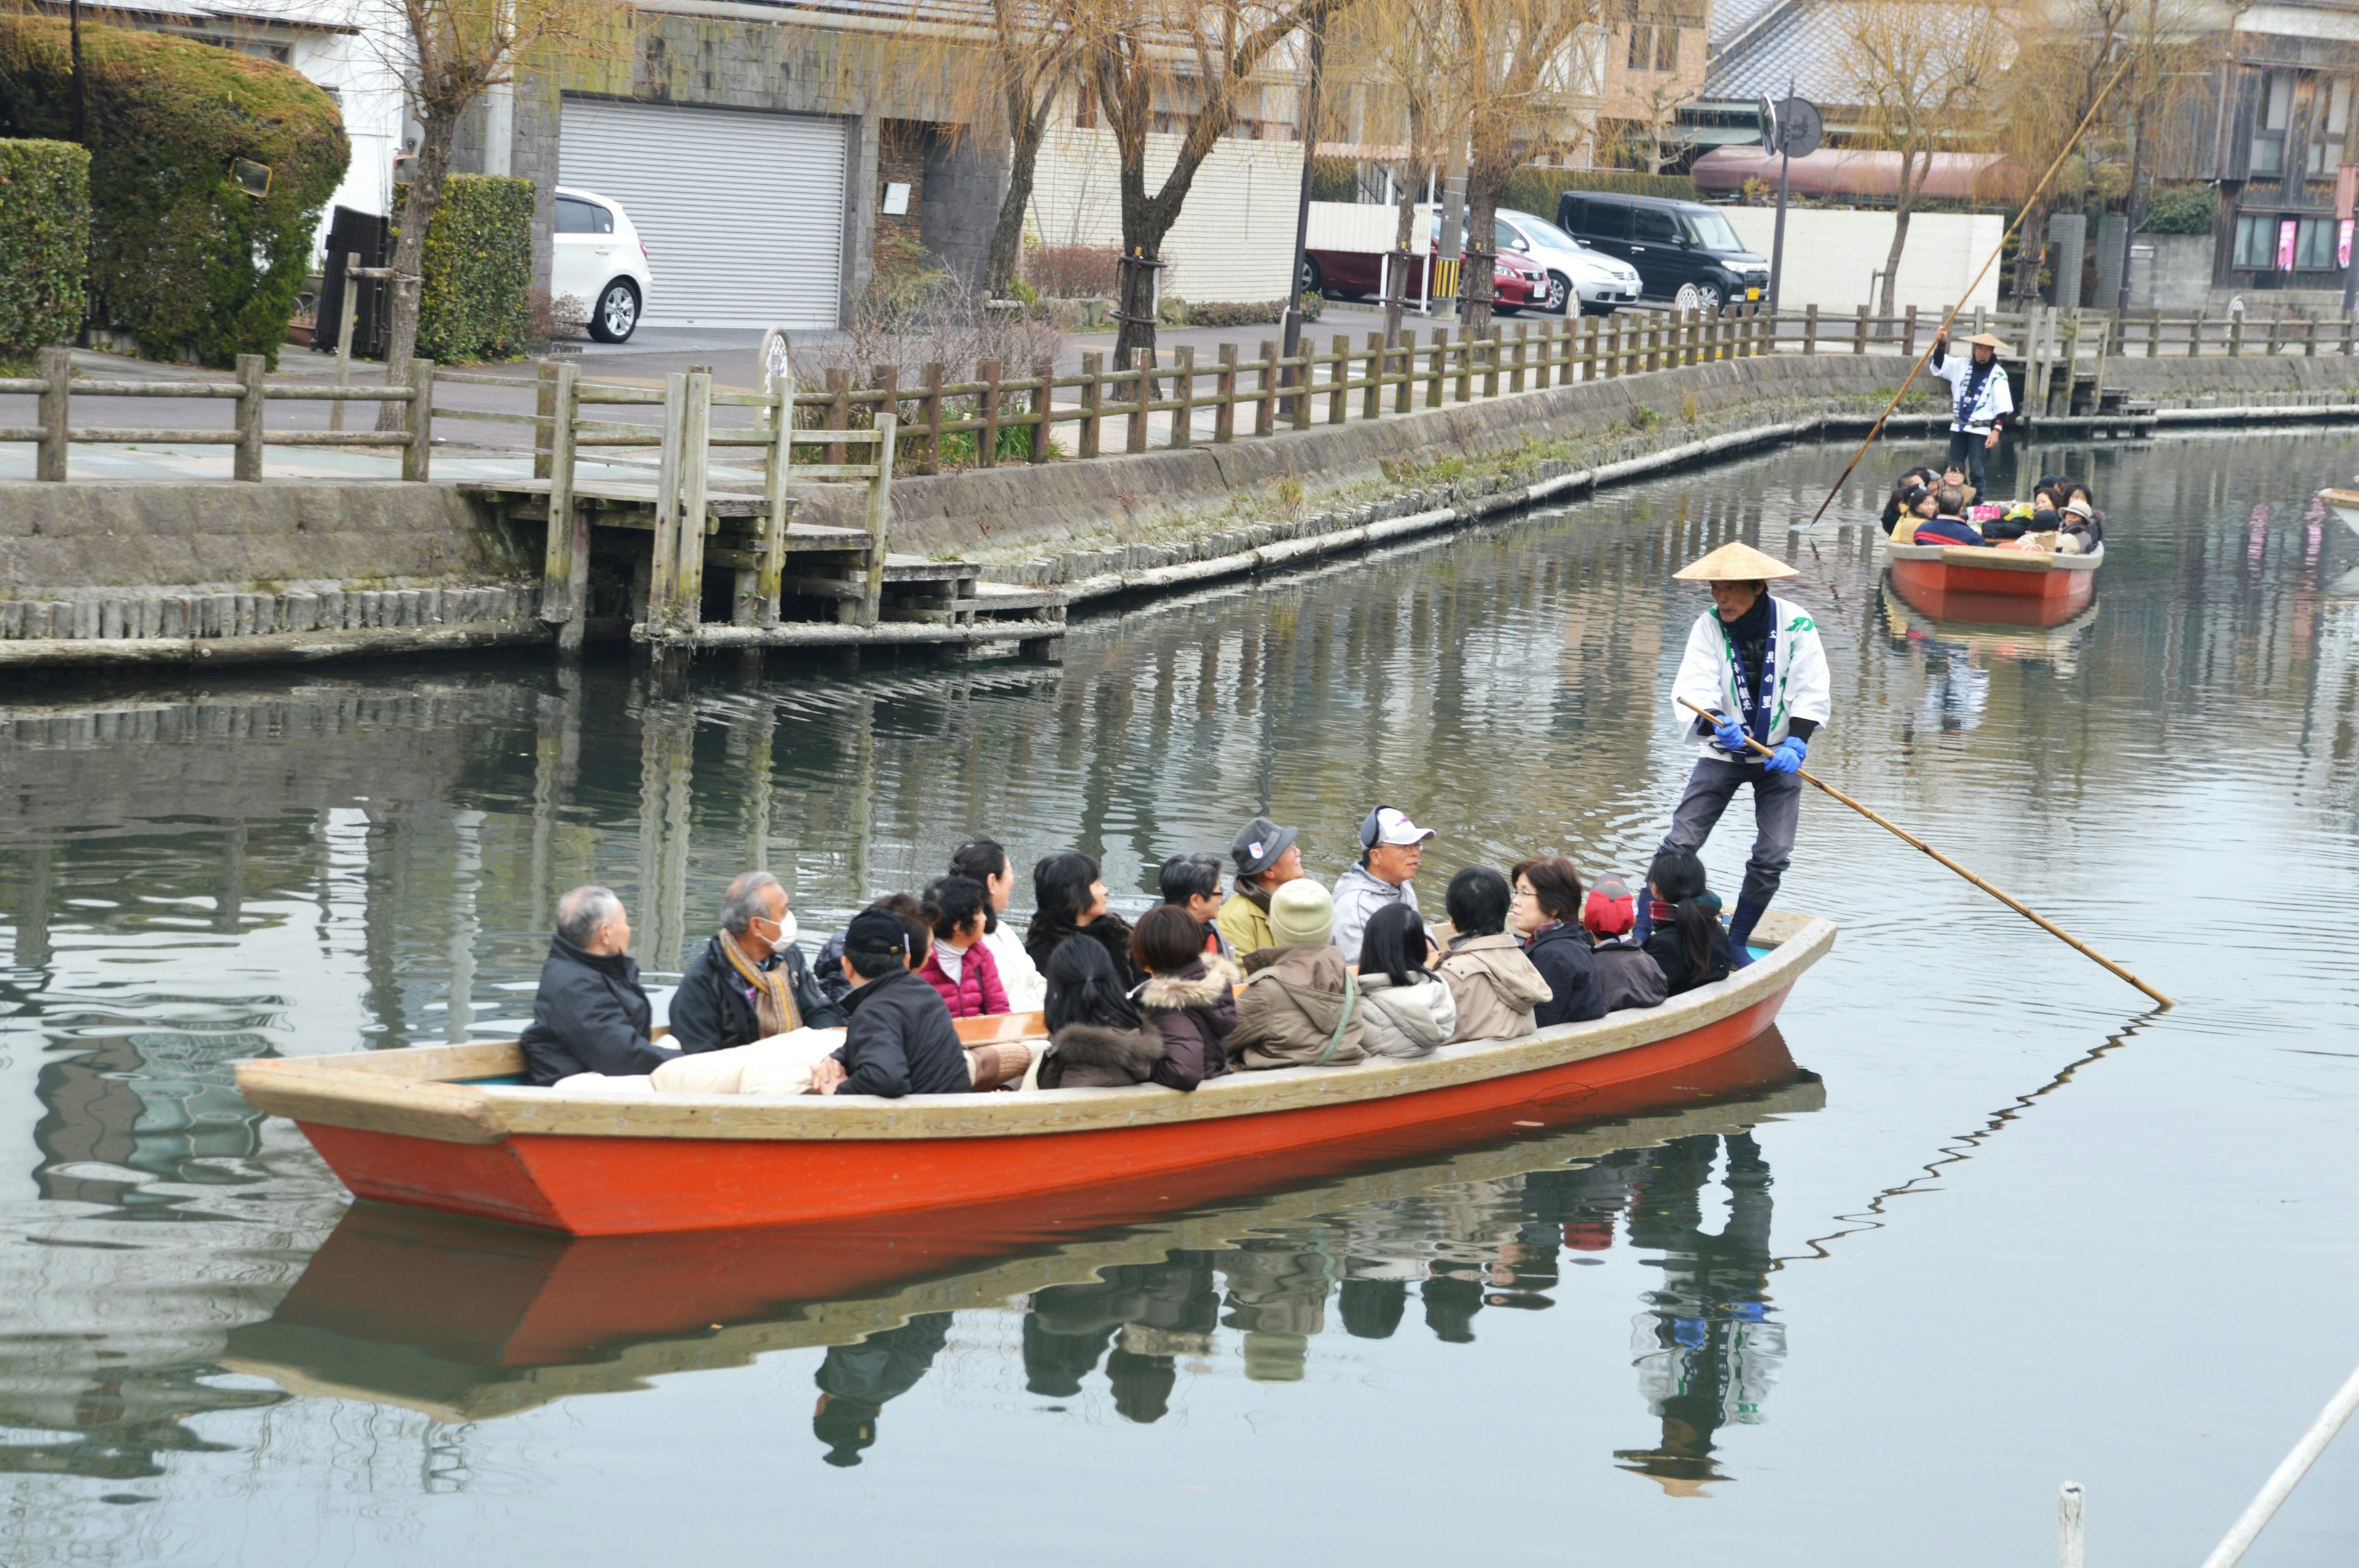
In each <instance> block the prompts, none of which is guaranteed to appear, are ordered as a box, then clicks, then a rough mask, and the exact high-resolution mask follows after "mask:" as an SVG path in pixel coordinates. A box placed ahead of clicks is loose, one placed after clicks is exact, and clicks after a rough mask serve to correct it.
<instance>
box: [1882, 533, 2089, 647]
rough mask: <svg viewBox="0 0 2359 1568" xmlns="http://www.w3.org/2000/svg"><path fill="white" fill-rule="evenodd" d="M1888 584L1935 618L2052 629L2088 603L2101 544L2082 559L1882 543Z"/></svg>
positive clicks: (1966, 547)
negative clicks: (1889, 577)
mask: <svg viewBox="0 0 2359 1568" xmlns="http://www.w3.org/2000/svg"><path fill="white" fill-rule="evenodd" d="M1884 553H1885V555H1886V557H1887V558H1888V559H1889V560H1890V561H1891V563H1892V566H1891V569H1892V586H1893V587H1894V588H1895V589H1898V590H1899V593H1900V597H1901V598H1902V599H1904V600H1908V603H1910V604H1912V605H1914V606H1915V607H1916V608H1917V609H1918V610H1919V611H1921V612H1922V613H1924V614H1927V615H1930V616H1931V617H1933V619H1935V620H1936V621H1971V622H1980V623H1982V624H1984V625H1994V626H2057V625H2061V624H2062V623H2063V622H2067V621H2070V620H2071V619H2072V617H2073V616H2075V615H2078V614H2079V613H2081V611H2083V610H2085V609H2087V608H2088V606H2089V600H2090V599H2091V597H2092V596H2093V595H2094V594H2095V592H2096V591H2097V568H2099V567H2101V566H2103V565H2104V562H2105V546H2103V545H2099V546H2097V547H2096V548H2095V549H2094V550H2093V551H2091V552H2090V553H2089V554H2087V555H2085V556H2052V555H2049V553H2048V552H2047V551H2045V550H1999V549H1989V548H1984V547H1982V546H1973V545H1896V544H1894V543H1893V542H1892V541H1891V540H1889V539H1886V541H1885V542H1884Z"/></svg>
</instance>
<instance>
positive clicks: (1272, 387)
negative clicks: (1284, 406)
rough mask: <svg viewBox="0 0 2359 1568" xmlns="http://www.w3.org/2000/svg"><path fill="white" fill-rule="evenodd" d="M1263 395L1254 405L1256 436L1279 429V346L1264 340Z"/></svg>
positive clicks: (1262, 354) (1259, 388) (1260, 388)
mask: <svg viewBox="0 0 2359 1568" xmlns="http://www.w3.org/2000/svg"><path fill="white" fill-rule="evenodd" d="M1256 390H1257V391H1258V392H1259V393H1260V394H1261V395H1260V397H1259V398H1258V399H1256V401H1255V403H1254V434H1255V435H1256V436H1266V435H1269V434H1270V433H1271V432H1273V431H1275V430H1276V429H1277V344H1276V343H1273V342H1271V341H1269V340H1268V339H1266V338H1264V339H1263V340H1262V344H1261V385H1260V386H1259V387H1258V388H1256Z"/></svg>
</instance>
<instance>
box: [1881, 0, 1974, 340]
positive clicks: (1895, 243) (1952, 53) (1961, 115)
mask: <svg viewBox="0 0 2359 1568" xmlns="http://www.w3.org/2000/svg"><path fill="white" fill-rule="evenodd" d="M1843 33H1844V35H1845V42H1846V43H1847V44H1848V45H1849V46H1850V47H1849V49H1848V51H1847V52H1848V56H1849V59H1850V64H1851V68H1852V81H1853V83H1854V92H1855V93H1856V94H1857V97H1858V101H1859V103H1860V106H1861V108H1862V111H1863V118H1864V122H1865V124H1866V127H1867V132H1868V135H1869V136H1870V137H1871V138H1873V139H1874V140H1875V141H1876V142H1879V143H1881V144H1882V145H1883V146H1885V147H1886V148H1887V149H1889V150H1892V151H1896V152H1897V153H1898V154H1899V155H1900V183H1899V186H1898V188H1897V190H1896V191H1895V193H1894V197H1893V223H1892V248H1891V250H1890V252H1889V253H1888V254H1886V257H1885V262H1884V293H1883V296H1882V298H1881V301H1880V302H1879V303H1878V305H1877V307H1876V308H1877V309H1878V310H1880V311H1882V312H1883V313H1884V314H1885V315H1887V316H1888V315H1890V314H1891V313H1892V310H1893V289H1894V286H1895V284H1896V283H1897V277H1896V276H1895V275H1896V274H1897V272H1898V271H1899V268H1900V256H1901V253H1902V251H1903V250H1904V249H1905V248H1906V247H1907V245H1908V219H1909V216H1910V214H1912V213H1913V212H1915V211H1916V210H1917V202H1918V199H1919V197H1920V196H1922V195H1923V193H1924V189H1925V178H1926V177H1927V176H1928V175H1930V173H1932V171H1933V155H1934V154H1935V153H1936V152H1939V151H1940V150H1942V149H1943V148H1944V147H1946V146H1949V145H1950V143H1951V141H1952V139H1953V138H1955V137H1956V136H1957V135H1959V134H1960V133H1961V132H1962V131H1965V130H1967V129H1968V128H1970V127H1971V126H1972V125H1973V124H1975V123H1976V119H1977V117H1978V116H1981V117H1985V119H1984V123H1985V124H1987V117H1989V116H1990V98H1991V95H1992V94H1993V92H1995V90H1996V88H1997V86H1998V78H1999V75H2000V72H2001V71H2002V70H2004V68H2005V66H2006V61H2007V59H2009V58H2011V56H2012V54H2013V52H2014V48H2013V45H2014V40H2013V38H2012V37H2011V33H2010V29H2009V27H2007V16H2006V13H2005V12H2003V11H2002V10H2001V9H2000V5H1999V0H1969V3H1967V4H1963V5H1958V4H1941V3H1940V0H1864V4H1858V5H1851V6H1849V7H1847V8H1846V9H1845V10H1844V11H1843Z"/></svg>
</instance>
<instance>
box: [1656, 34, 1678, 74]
mask: <svg viewBox="0 0 2359 1568" xmlns="http://www.w3.org/2000/svg"><path fill="white" fill-rule="evenodd" d="M1679 68H1680V30H1679V29H1678V28H1677V27H1657V28H1656V29H1655V69H1656V70H1679Z"/></svg>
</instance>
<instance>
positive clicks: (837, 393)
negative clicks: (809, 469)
mask: <svg viewBox="0 0 2359 1568" xmlns="http://www.w3.org/2000/svg"><path fill="white" fill-rule="evenodd" d="M827 390H828V393H829V397H828V405H827V427H828V428H829V429H831V430H841V429H843V428H845V427H848V426H849V425H851V423H852V373H851V372H850V371H848V370H844V369H843V368H842V367H841V366H839V367H837V368H836V369H834V370H832V371H829V372H828V373H827ZM827 460H828V462H829V463H830V464H831V465H833V466H835V467H839V468H840V467H842V466H843V464H844V463H845V462H846V461H848V459H847V458H846V457H845V455H844V448H843V443H842V442H840V441H839V442H837V443H835V444H834V445H832V446H830V447H829V448H828V449H827Z"/></svg>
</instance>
